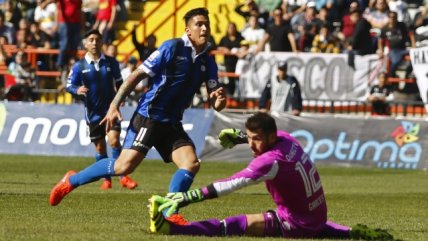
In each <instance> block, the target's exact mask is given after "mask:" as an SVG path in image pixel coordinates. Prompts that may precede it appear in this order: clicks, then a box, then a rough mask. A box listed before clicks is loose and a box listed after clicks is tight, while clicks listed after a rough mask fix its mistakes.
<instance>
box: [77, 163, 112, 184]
mask: <svg viewBox="0 0 428 241" xmlns="http://www.w3.org/2000/svg"><path fill="white" fill-rule="evenodd" d="M115 161H116V159H114V158H104V159H102V160H100V161H97V162H95V163H94V164H92V165H90V166H89V167H87V168H85V169H83V170H82V171H80V172H78V173H76V174H75V175H72V176H70V184H71V185H72V186H73V187H74V188H76V187H78V186H80V185H83V184H86V183H90V182H94V181H96V180H99V179H100V178H103V177H104V178H109V177H111V176H114V163H115Z"/></svg>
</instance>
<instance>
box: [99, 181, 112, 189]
mask: <svg viewBox="0 0 428 241" xmlns="http://www.w3.org/2000/svg"><path fill="white" fill-rule="evenodd" d="M111 187H112V185H111V179H104V181H103V184H101V186H100V189H101V190H107V189H110V188H111Z"/></svg>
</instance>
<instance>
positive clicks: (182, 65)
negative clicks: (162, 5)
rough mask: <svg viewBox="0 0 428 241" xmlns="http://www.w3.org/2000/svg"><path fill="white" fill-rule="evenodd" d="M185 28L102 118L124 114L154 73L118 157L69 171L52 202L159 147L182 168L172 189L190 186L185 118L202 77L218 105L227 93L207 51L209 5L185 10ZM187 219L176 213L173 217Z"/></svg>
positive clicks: (124, 170)
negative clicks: (125, 105)
mask: <svg viewBox="0 0 428 241" xmlns="http://www.w3.org/2000/svg"><path fill="white" fill-rule="evenodd" d="M184 21H185V24H186V27H185V34H184V35H183V36H182V37H181V38H177V39H171V40H168V41H166V42H164V43H163V44H162V45H161V46H160V47H159V48H158V50H156V51H155V52H153V53H152V54H151V55H150V57H149V58H147V59H146V60H145V61H144V62H143V64H142V65H141V66H139V67H138V68H137V70H135V71H134V72H133V73H132V74H131V75H130V76H129V77H128V78H127V80H126V81H125V82H124V83H123V84H122V86H121V87H120V89H119V90H118V92H117V94H116V96H115V98H114V99H113V101H112V103H111V104H110V109H109V111H108V113H107V115H106V117H105V118H104V120H103V121H102V123H105V124H106V126H107V130H110V129H111V128H112V127H113V126H114V123H115V122H116V121H117V120H122V115H121V113H120V111H119V106H120V103H122V102H123V101H124V100H125V97H126V96H128V95H129V93H130V92H131V91H132V90H133V89H134V87H135V86H136V85H137V84H138V82H140V81H141V80H142V79H144V78H146V77H149V76H150V77H152V79H153V84H152V86H151V88H150V89H149V90H148V91H147V92H146V93H144V94H143V96H142V97H141V99H140V101H139V104H138V107H137V109H136V110H135V113H134V115H133V117H132V119H131V121H130V125H129V127H128V130H127V135H126V137H125V141H124V145H123V147H124V150H123V151H122V153H121V154H120V156H119V158H118V159H117V160H115V159H114V158H105V159H103V160H101V161H99V162H96V163H94V164H93V165H91V166H89V167H87V168H86V169H84V170H83V171H80V172H79V173H75V172H74V171H69V172H67V173H66V175H65V176H64V178H63V180H61V181H60V182H59V183H58V184H57V185H56V186H55V187H54V188H53V189H52V192H51V196H50V204H51V205H53V206H55V205H57V204H58V203H59V202H61V200H62V199H63V198H64V197H65V196H66V195H67V194H68V193H70V192H71V191H72V190H73V189H75V188H76V187H78V186H80V185H83V184H86V183H89V182H93V181H95V180H98V179H99V178H102V177H108V176H115V175H126V174H129V173H131V172H133V171H134V169H135V168H136V167H137V166H138V165H139V164H140V162H141V161H142V160H143V159H144V157H145V156H146V154H147V152H148V151H149V150H150V148H151V147H155V148H156V149H157V151H158V152H159V153H160V155H161V156H162V158H163V160H164V161H165V162H174V163H175V164H176V165H177V167H178V170H177V171H176V172H175V174H174V175H173V177H172V179H171V183H170V187H169V191H170V192H182V191H187V190H188V189H189V188H190V186H191V185H192V182H193V178H194V176H195V174H196V173H197V172H198V170H199V165H200V163H199V160H198V158H197V156H196V152H195V145H194V144H193V141H192V140H191V139H190V137H189V136H188V135H187V133H186V132H185V131H184V129H183V126H182V123H181V120H182V116H183V112H184V110H185V109H186V108H187V107H189V106H190V103H191V101H192V99H193V95H194V94H195V92H196V91H197V90H198V89H199V88H200V87H201V85H202V84H203V83H205V84H206V87H207V91H208V93H209V103H210V105H211V106H212V107H213V108H214V109H215V110H216V111H220V110H222V109H223V108H225V106H226V96H225V92H224V89H223V87H221V86H220V83H219V82H218V76H217V72H218V69H217V65H216V63H215V61H214V58H213V57H212V56H210V55H209V54H208V52H207V49H208V48H209V44H208V40H209V38H210V22H209V17H208V10H207V9H205V8H196V9H192V10H190V11H189V12H187V13H186V15H185V16H184ZM169 220H170V221H172V222H174V223H185V220H184V219H183V218H182V217H181V216H180V215H178V214H176V215H172V216H171V217H170V218H169Z"/></svg>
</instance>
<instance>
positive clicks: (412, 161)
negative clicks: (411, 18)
mask: <svg viewBox="0 0 428 241" xmlns="http://www.w3.org/2000/svg"><path fill="white" fill-rule="evenodd" d="M215 115H216V118H215V121H214V123H213V127H212V129H211V131H210V133H209V138H207V139H208V140H209V139H215V138H216V135H217V134H218V132H219V130H221V129H223V128H227V127H228V128H232V127H233V128H240V129H243V128H244V123H245V120H246V118H247V117H248V115H242V114H232V113H215ZM274 117H275V119H276V123H277V126H278V129H282V130H285V131H287V132H289V133H291V134H292V135H293V136H294V137H296V138H297V139H298V140H299V141H300V143H301V144H302V146H303V148H304V150H305V151H306V152H307V153H308V154H309V155H310V157H311V159H312V161H314V162H315V163H319V164H334V165H343V166H351V165H361V166H371V167H380V168H400V169H425V170H426V169H428V138H426V136H427V133H426V131H427V130H428V123H427V122H426V121H425V120H423V119H418V120H415V119H412V120H411V119H408V120H405V119H396V118H393V117H390V118H389V117H386V118H382V117H379V118H376V117H361V116H360V117H358V116H357V117H350V116H333V115H329V114H325V115H319V114H312V115H311V114H304V115H303V116H299V117H296V116H291V115H287V114H274ZM216 149H218V147H217V144H215V143H213V142H211V143H210V142H208V143H206V145H205V148H204V152H203V153H202V157H203V160H228V161H250V160H251V159H252V157H251V153H250V151H249V150H248V146H246V145H239V146H236V147H234V148H233V149H232V150H230V149H224V150H222V151H215V150H216Z"/></svg>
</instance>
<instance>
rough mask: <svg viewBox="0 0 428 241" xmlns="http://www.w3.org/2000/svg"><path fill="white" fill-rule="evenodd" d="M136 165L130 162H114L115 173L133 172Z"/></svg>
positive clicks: (125, 173)
mask: <svg viewBox="0 0 428 241" xmlns="http://www.w3.org/2000/svg"><path fill="white" fill-rule="evenodd" d="M134 169H135V167H134V168H133V167H132V165H130V163H127V162H125V163H123V162H117V161H116V163H115V164H114V173H115V174H116V175H128V174H131V173H132V172H133V171H134Z"/></svg>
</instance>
